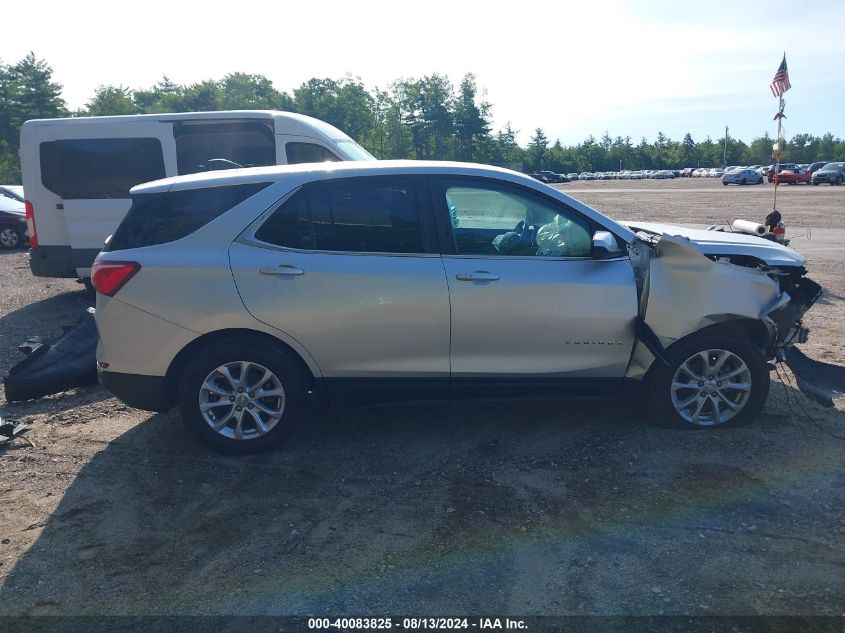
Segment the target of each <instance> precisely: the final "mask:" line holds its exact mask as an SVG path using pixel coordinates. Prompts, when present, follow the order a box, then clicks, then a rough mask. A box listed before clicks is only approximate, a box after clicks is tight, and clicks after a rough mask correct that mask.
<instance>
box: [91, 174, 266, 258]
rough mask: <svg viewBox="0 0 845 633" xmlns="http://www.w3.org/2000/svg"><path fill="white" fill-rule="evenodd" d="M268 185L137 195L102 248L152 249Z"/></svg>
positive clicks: (116, 249)
mask: <svg viewBox="0 0 845 633" xmlns="http://www.w3.org/2000/svg"><path fill="white" fill-rule="evenodd" d="M270 184H271V183H268V182H259V183H250V184H246V185H231V186H228V187H206V188H204V189H188V190H184V191H166V192H162V193H141V194H137V195H135V196H132V208H130V209H129V212H128V213H127V214H126V217H124V218H123V221H122V222H121V223H120V226H118V227H117V230H116V231H115V232H114V235H112V238H111V240H109V243H108V244H107V245H106V247H105V248H104V249H103V250H105V251H119V250H123V249H125V248H140V247H142V246H155V245H156V244H165V243H167V242H173V241H175V240H178V239H181V238H183V237H185V236H186V235H190V234H191V233H193V232H194V231H196V230H197V229H199V228H201V227H203V226H205V225H206V224H208V223H209V222H211V221H212V220H213V219H214V218H216V217H218V216H220V215H222V214H223V213H225V212H226V211H228V210H229V209H231V208H232V207H234V206H235V205H237V204H240V203H241V202H243V201H244V200H246V199H247V198H249V197H250V196H253V195H255V194H256V193H258V192H259V191H261V190H262V189H264V188H265V187H267V186H269V185H270Z"/></svg>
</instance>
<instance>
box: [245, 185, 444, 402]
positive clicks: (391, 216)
mask: <svg viewBox="0 0 845 633" xmlns="http://www.w3.org/2000/svg"><path fill="white" fill-rule="evenodd" d="M421 184H424V183H421V181H420V180H418V179H417V178H411V177H402V176H396V177H368V178H355V179H334V180H326V181H320V182H317V183H312V184H309V185H306V186H305V187H303V188H301V189H299V190H298V191H297V192H295V193H293V194H292V195H290V196H288V197H286V198H285V199H284V200H282V201H281V202H280V203H279V204H278V205H277V206H276V207H275V208H273V209H271V210H270V211H268V212H267V213H266V214H265V215H264V216H263V217H262V219H260V220H259V221H258V222H257V223H256V224H255V225H254V226H253V227H250V229H249V230H248V231H247V232H246V233H245V234H244V236H242V237H241V238H240V239H238V240H237V241H236V242H234V243H233V244H232V246H231V247H230V261H231V265H232V272H233V274H234V277H235V282H236V284H237V287H238V291H239V292H240V294H241V297H242V299H243V302H244V305H245V306H246V308H247V310H249V312H250V313H251V314H252V315H253V316H254V317H255V318H256V319H258V320H259V321H262V322H264V323H266V324H268V325H270V326H272V327H274V328H276V329H278V330H281V331H283V332H285V333H286V334H287V335H288V336H290V337H292V338H293V339H295V340H297V341H298V342H299V343H300V344H301V345H302V346H303V347H305V349H307V350H308V352H309V353H310V354H311V355H312V356H313V357H314V359H315V360H316V362H317V364H318V365H319V367H320V370H321V372H322V373H323V376H324V377H325V378H326V379H327V381H328V382H329V385H330V389H331V391H332V393H333V394H334V395H335V396H336V397H339V398H340V399H342V400H345V399H346V398H350V399H351V398H354V399H355V400H357V401H360V400H366V399H367V398H368V396H367V394H368V393H372V391H371V390H368V389H367V388H368V387H373V388H374V389H375V390H380V391H381V393H380V394H379V398H378V399H380V400H389V399H392V398H395V399H408V398H411V399H415V398H417V397H420V398H423V397H425V398H428V397H447V394H448V380H449V293H448V288H447V285H446V278H445V275H444V272H443V265H442V263H441V260H440V256H439V253H438V252H437V250H436V248H435V246H434V242H435V238H434V235H433V229H432V226H431V218H430V217H429V211H428V205H427V203H426V198H425V196H424V195H422V192H423V189H422V187H421ZM391 393H392V394H393V395H391ZM339 394H342V395H339Z"/></svg>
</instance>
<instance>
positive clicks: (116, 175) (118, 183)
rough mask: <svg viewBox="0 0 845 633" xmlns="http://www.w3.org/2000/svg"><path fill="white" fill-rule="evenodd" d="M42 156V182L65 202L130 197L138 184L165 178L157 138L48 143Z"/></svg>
mask: <svg viewBox="0 0 845 633" xmlns="http://www.w3.org/2000/svg"><path fill="white" fill-rule="evenodd" d="M40 155H41V182H42V183H43V185H44V186H45V187H47V189H49V190H50V191H52V192H53V193H55V194H56V195H58V196H60V197H61V198H63V199H65V200H96V199H102V198H128V197H129V190H130V189H131V188H132V187H134V186H135V185H137V184H139V183H142V182H148V181H150V180H158V179H159V178H164V176H165V174H164V156H163V155H162V151H161V143H160V142H159V140H158V139H156V138H95V139H86V138H83V139H63V140H59V141H47V142H44V143H41V147H40Z"/></svg>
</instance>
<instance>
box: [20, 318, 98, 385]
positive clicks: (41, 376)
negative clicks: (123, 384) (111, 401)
mask: <svg viewBox="0 0 845 633" xmlns="http://www.w3.org/2000/svg"><path fill="white" fill-rule="evenodd" d="M18 349H19V350H21V351H22V352H23V353H24V354H27V357H26V358H25V359H24V360H22V361H21V362H19V363H18V364H17V365H15V366H14V367H12V368H11V369H10V370H9V375H8V376H6V377H5V378H4V379H3V384H4V385H5V387H6V400H7V401H8V402H14V401H19V400H33V399H35V398H40V397H42V396H46V395H48V394H51V393H58V392H60V391H65V390H67V389H70V388H71V387H87V386H90V385H95V384H97V361H96V351H97V324H96V322H95V321H94V310H93V308H89V309H88V311H86V313H85V314H83V315H82V316H81V317H80V318H79V320H78V321H77V322H76V324H75V325H73V326H71V327H69V328H66V331H65V333H64V334H63V335H62V336H60V337H58V338H56V339H45V338H43V337H32V338H30V339H28V340H27V341H26V342H25V343H23V344H22V345H21V346H20V347H19V348H18Z"/></svg>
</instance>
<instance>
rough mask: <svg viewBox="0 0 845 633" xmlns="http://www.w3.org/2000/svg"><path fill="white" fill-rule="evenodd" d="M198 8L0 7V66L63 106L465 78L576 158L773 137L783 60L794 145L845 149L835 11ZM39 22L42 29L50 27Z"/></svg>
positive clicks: (795, 6)
mask: <svg viewBox="0 0 845 633" xmlns="http://www.w3.org/2000/svg"><path fill="white" fill-rule="evenodd" d="M218 6H220V7H222V6H223V5H215V4H211V3H207V2H202V3H198V2H178V3H177V2H162V1H161V0H147V1H146V2H144V3H143V4H142V5H132V9H131V10H125V9H121V8H119V7H120V5H119V3H114V2H105V1H101V0H96V1H93V0H89V1H87V2H86V1H85V0H80V2H77V3H64V4H62V5H54V6H50V8H49V11H48V10H46V9H44V8H39V7H35V5H33V4H32V3H23V2H21V3H14V5H12V6H9V7H4V14H5V15H6V19H7V23H10V24H16V25H17V28H15V29H11V30H7V31H6V33H5V34H4V37H3V38H2V41H0V58H2V60H3V61H4V62H7V63H8V62H13V61H15V60H17V59H20V58H21V57H22V56H23V55H25V54H26V53H27V52H28V51H30V50H33V51H34V52H35V53H36V55H38V56H39V57H44V58H46V59H47V60H48V61H49V62H50V64H51V65H52V66H53V68H54V70H55V73H56V77H57V79H58V81H60V82H61V83H62V84H63V85H64V86H65V93H64V94H65V98H66V100H67V101H68V103H69V105H70V106H71V107H74V108H75V107H79V106H81V105H83V104H84V103H85V101H86V100H87V99H88V98H89V97H90V96H91V94H92V93H93V91H94V89H95V88H96V86H97V85H98V84H119V85H124V86H129V87H133V88H137V87H148V86H150V85H152V84H153V83H155V82H156V81H157V80H158V79H159V78H160V77H161V76H162V75H163V74H167V75H168V76H170V77H171V79H173V80H174V81H176V82H179V83H191V82H195V81H201V80H203V79H208V78H220V77H222V76H223V75H225V74H226V73H228V72H235V71H243V72H250V73H258V74H263V75H266V76H267V77H269V78H270V79H271V80H272V81H273V82H274V84H275V85H276V87H277V88H279V89H282V90H288V91H290V90H292V89H293V88H295V87H296V86H297V85H299V84H300V83H301V82H303V81H305V80H307V79H309V78H310V77H342V76H344V75H346V74H347V73H348V74H351V75H353V76H358V77H360V78H361V79H362V80H363V81H364V83H365V84H366V85H367V86H368V87H370V88H373V87H376V86H378V87H382V88H384V87H386V86H387V84H388V83H389V82H390V81H392V80H394V79H397V78H400V77H406V78H410V77H419V76H421V75H423V74H429V73H433V72H439V73H444V74H448V75H449V77H450V78H451V79H452V81H453V82H454V83H455V84H457V83H458V82H459V81H460V78H461V77H462V76H463V74H464V73H466V72H474V73H476V75H477V77H478V82H479V84H480V86H482V87H483V88H484V89H485V90H486V93H487V98H488V100H489V101H491V102H492V103H493V105H494V110H493V116H494V123H495V126H496V127H500V126H503V125H504V124H505V122H507V121H510V122H511V124H512V126H513V127H514V128H515V129H518V130H520V132H521V134H520V140H521V141H522V142H526V141H527V139H528V136H529V135H530V134H531V133H532V132H533V130H534V128H536V127H542V128H543V129H544V130H545V131H546V134H547V135H548V136H549V137H550V138H551V139H555V138H560V139H561V141H562V142H563V143H566V144H569V143H576V142H579V141H581V140H583V139H584V138H586V137H587V136H588V135H589V134H593V135H595V136H596V137H599V136H600V135H601V134H602V133H603V132H604V131H605V130H607V131H608V132H609V133H610V134H611V136H617V135H620V136H626V135H629V136H631V137H632V138H633V139H634V141H635V142H636V141H638V140H639V139H640V137H642V136H646V137H648V138H649V139H650V140H652V139H654V137H655V136H656V135H657V132H658V131H662V132H663V133H664V134H667V135H668V136H670V137H671V138H680V137H682V136H683V134H684V133H686V132H690V133H691V134H692V136H693V138H694V139H695V140H703V139H704V138H705V137H706V136H708V135H709V136H711V137H713V138H718V137H721V136H722V135H723V133H724V127H725V125H728V126H730V129H731V135H732V136H734V137H737V138H742V139H744V140H746V141H748V140H750V139H751V138H752V137H754V136H759V135H761V134H762V133H763V132H765V131H768V132H769V133H770V134H773V133H774V131H775V129H776V128H775V125H774V122H773V121H772V116H773V115H774V113H775V111H776V104H777V102H776V100H775V99H774V98H773V97H772V95H771V92H770V91H769V83H770V82H771V79H772V76H773V75H774V73H775V71H776V70H777V67H778V64H779V63H780V59H781V55H782V54H783V52H784V51H786V53H787V60H788V63H789V72H790V78H791V80H792V86H793V88H792V90H790V91H789V92H788V93H787V94H786V99H787V106H786V114H787V119H786V121H785V126H786V131H787V135H788V136H791V135H792V134H795V133H797V132H810V133H814V134H822V133H824V132H826V131H830V132H832V133H833V134H834V135H836V136H840V137H842V136H845V107H844V106H845V73H843V65H842V63H843V60H845V37H843V35H842V32H843V26H842V25H843V24H845V2H840V1H839V0H835V1H833V2H829V3H826V4H825V5H824V7H823V8H824V10H823V11H820V10H817V9H818V8H819V7H818V6H817V5H810V4H806V3H796V2H795V1H792V2H782V1H774V2H773V1H770V0H767V1H765V2H759V3H755V2H750V3H741V4H739V5H737V4H725V3H715V4H713V3H707V4H706V6H705V5H704V4H702V3H683V2H679V1H678V0H674V1H672V2H662V1H658V2H623V1H618V2H617V1H616V0H602V1H601V2H591V3H586V2H583V1H579V2H562V1H555V2H547V3H515V2H512V1H511V2H499V1H488V2H460V1H455V0H452V1H451V2H447V1H443V0H427V1H426V2H425V3H397V2H387V1H382V0H378V1H375V0H374V1H364V0H361V1H359V2H353V1H350V0H346V1H340V0H321V2H314V3H302V2H296V3H286V2H262V1H254V2H251V3H248V4H245V5H243V8H242V9H240V10H238V11H237V12H234V11H232V9H231V5H226V7H227V10H226V11H225V12H224V11H223V10H222V9H218V8H217V7H218ZM48 14H49V20H48V19H45V16H46V15H48Z"/></svg>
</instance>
